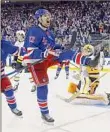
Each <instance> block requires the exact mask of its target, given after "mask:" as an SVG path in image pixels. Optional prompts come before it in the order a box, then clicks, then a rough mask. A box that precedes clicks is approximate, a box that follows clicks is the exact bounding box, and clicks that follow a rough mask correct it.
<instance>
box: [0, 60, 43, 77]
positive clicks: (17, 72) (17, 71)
mask: <svg viewBox="0 0 110 132" xmlns="http://www.w3.org/2000/svg"><path fill="white" fill-rule="evenodd" d="M43 60H44V59H43ZM43 60H39V61H36V62H34V63H32V64H31V65H35V64H37V63H40V62H42V61H43ZM28 68H29V66H25V67H23V68H21V69H19V70H14V71H12V72H10V73H8V74H6V75H4V76H2V77H1V78H4V77H6V76H10V75H12V74H14V73H16V74H14V75H13V76H12V77H11V78H13V77H15V76H16V75H17V74H19V73H20V72H22V70H26V69H28Z"/></svg>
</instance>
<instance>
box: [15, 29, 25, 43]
mask: <svg viewBox="0 0 110 132" xmlns="http://www.w3.org/2000/svg"><path fill="white" fill-rule="evenodd" d="M16 38H17V41H19V42H23V41H24V39H25V32H24V31H23V30H19V31H17V32H16Z"/></svg>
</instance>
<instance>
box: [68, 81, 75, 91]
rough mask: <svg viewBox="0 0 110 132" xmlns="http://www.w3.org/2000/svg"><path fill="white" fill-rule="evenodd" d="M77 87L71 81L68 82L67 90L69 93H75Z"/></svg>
mask: <svg viewBox="0 0 110 132" xmlns="http://www.w3.org/2000/svg"><path fill="white" fill-rule="evenodd" d="M76 89H77V85H76V84H75V83H73V82H70V83H69V85H68V92H69V93H75V92H76Z"/></svg>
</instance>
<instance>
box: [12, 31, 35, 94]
mask: <svg viewBox="0 0 110 132" xmlns="http://www.w3.org/2000/svg"><path fill="white" fill-rule="evenodd" d="M16 38H17V41H16V43H15V46H18V47H19V48H21V47H23V45H24V39H25V32H24V31H23V30H18V31H17V32H16ZM22 60H23V57H22V56H18V55H16V56H14V60H13V62H12V67H13V68H14V67H15V66H16V63H17V61H19V62H22ZM20 74H21V73H19V74H17V75H16V76H15V78H14V87H13V90H14V91H16V90H17V89H18V86H19V81H20ZM29 80H30V83H31V84H32V89H31V92H34V91H35V90H36V86H35V84H34V81H33V79H32V76H31V74H30V77H29Z"/></svg>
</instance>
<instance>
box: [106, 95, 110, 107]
mask: <svg viewBox="0 0 110 132" xmlns="http://www.w3.org/2000/svg"><path fill="white" fill-rule="evenodd" d="M106 94H107V99H108V105H110V93H106Z"/></svg>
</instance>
